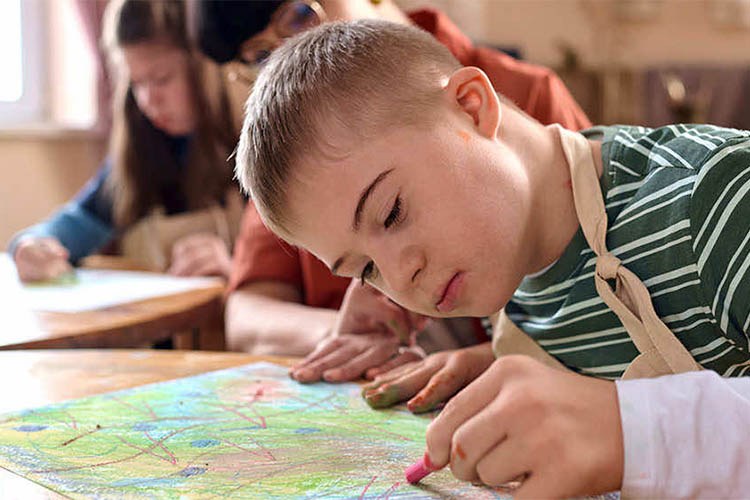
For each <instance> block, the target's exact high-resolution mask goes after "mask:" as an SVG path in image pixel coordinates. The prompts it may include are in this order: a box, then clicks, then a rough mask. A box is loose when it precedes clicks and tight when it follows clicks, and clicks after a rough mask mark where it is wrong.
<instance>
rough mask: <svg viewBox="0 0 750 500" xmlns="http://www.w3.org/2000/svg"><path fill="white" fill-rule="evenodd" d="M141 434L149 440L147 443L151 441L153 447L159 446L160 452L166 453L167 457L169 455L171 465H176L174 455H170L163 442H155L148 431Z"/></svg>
mask: <svg viewBox="0 0 750 500" xmlns="http://www.w3.org/2000/svg"><path fill="white" fill-rule="evenodd" d="M143 433H144V434H145V435H146V437H147V438H148V439H149V441H151V442H152V443H154V444H155V445H157V446H159V448H161V449H162V450H164V453H166V454H167V455H169V458H171V459H172V463H173V464H176V463H177V457H175V456H174V453H172V451H171V450H170V449H169V448H167V446H166V445H165V444H164V443H163V442H161V441H158V442H157V441H156V440H155V439H154V438H153V437H151V434H149V433H148V431H143Z"/></svg>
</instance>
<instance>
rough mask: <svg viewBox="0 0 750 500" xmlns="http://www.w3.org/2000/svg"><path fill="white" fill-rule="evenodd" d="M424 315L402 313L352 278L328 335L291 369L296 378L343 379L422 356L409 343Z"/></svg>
mask: <svg viewBox="0 0 750 500" xmlns="http://www.w3.org/2000/svg"><path fill="white" fill-rule="evenodd" d="M425 323H426V318H425V317H423V316H420V315H417V314H414V313H410V312H409V311H406V310H405V309H403V308H402V307H400V306H398V305H397V304H394V303H393V302H391V301H390V300H388V298H387V297H385V296H384V295H382V294H381V293H380V292H378V291H377V290H375V289H373V288H370V287H369V286H367V285H365V286H363V285H361V284H360V283H359V282H358V281H356V280H352V284H351V285H350V286H349V288H348V289H347V291H346V295H345V296H344V301H343V303H342V305H341V309H340V310H339V313H338V316H337V320H336V326H335V327H334V331H333V334H332V335H331V336H330V337H328V338H326V339H324V340H323V341H322V342H321V343H320V344H319V345H318V347H317V348H316V349H315V351H313V352H312V353H311V354H310V355H309V356H307V357H306V358H305V359H304V360H303V361H302V362H301V363H299V364H298V365H297V366H295V367H293V368H292V369H291V371H290V374H291V376H292V378H294V379H295V380H297V381H299V382H316V381H318V380H321V379H324V380H326V381H327V382H344V381H347V380H354V379H357V378H359V377H361V376H362V375H363V374H364V375H366V376H367V377H368V378H372V377H374V376H375V375H377V374H378V373H381V372H383V371H387V370H389V369H391V368H394V367H396V366H400V365H402V364H404V363H409V362H412V361H414V360H417V359H421V358H422V357H424V354H423V353H422V352H421V350H420V349H419V348H416V347H410V348H404V347H403V346H404V344H409V345H411V344H413V341H414V336H415V335H416V333H417V331H419V330H420V329H422V328H424V325H425Z"/></svg>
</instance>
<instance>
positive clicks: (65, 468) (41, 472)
mask: <svg viewBox="0 0 750 500" xmlns="http://www.w3.org/2000/svg"><path fill="white" fill-rule="evenodd" d="M201 425H202V424H195V425H189V426H187V427H183V428H181V429H175V430H174V431H172V432H170V433H169V434H167V435H166V436H164V437H163V438H161V439H159V441H158V442H159V443H162V442H164V441H166V440H167V439H169V438H171V437H174V436H176V435H177V434H180V433H182V432H185V431H186V430H188V429H193V428H195V427H200V426H201ZM121 441H122V439H121ZM156 446H157V444H152V445H151V446H149V447H148V448H147V450H149V451H150V450H152V449H154V448H156ZM146 453H147V451H141V452H139V453H136V454H135V455H130V456H129V457H125V458H119V459H117V460H109V461H107V462H99V463H94V464H87V465H76V466H73V467H62V468H60V469H43V470H32V471H30V472H31V473H32V474H49V473H51V472H69V471H72V470H81V469H95V468H97V467H103V466H105V465H112V464H119V463H121V462H127V461H128V460H132V459H134V458H138V457H140V456H141V455H144V454H146ZM157 456H158V455H157ZM159 458H161V459H162V460H164V457H159Z"/></svg>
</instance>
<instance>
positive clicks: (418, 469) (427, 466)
mask: <svg viewBox="0 0 750 500" xmlns="http://www.w3.org/2000/svg"><path fill="white" fill-rule="evenodd" d="M431 465H432V464H431V463H430V457H429V456H428V455H427V453H425V454H424V456H423V457H422V458H420V459H419V460H417V462H416V463H415V464H413V465H410V466H409V467H407V468H406V470H405V471H404V475H405V476H406V480H407V481H409V484H416V483H418V482H419V481H421V480H422V479H423V478H424V477H426V476H427V475H428V474H430V473H432V472H433V469H432V467H431Z"/></svg>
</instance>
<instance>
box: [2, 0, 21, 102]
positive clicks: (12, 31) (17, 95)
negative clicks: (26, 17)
mask: <svg viewBox="0 0 750 500" xmlns="http://www.w3.org/2000/svg"><path fill="white" fill-rule="evenodd" d="M0 67H3V68H5V71H6V73H5V76H4V77H3V78H2V79H0V102H17V101H19V100H20V99H21V97H22V96H23V66H22V65H21V0H6V1H5V2H2V3H0Z"/></svg>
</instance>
